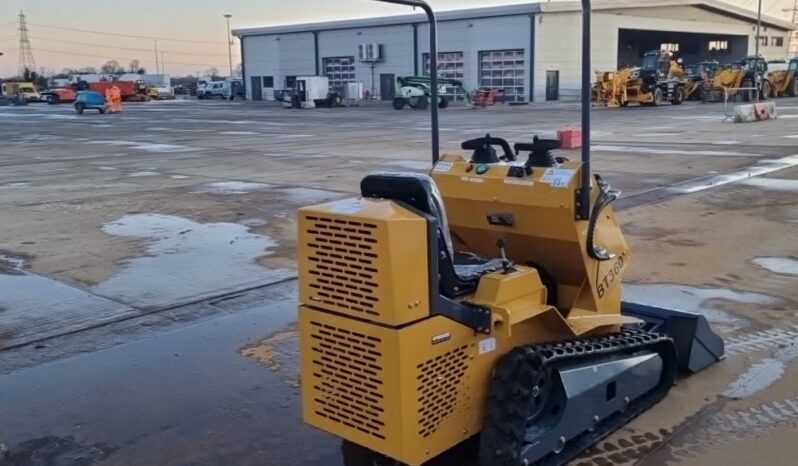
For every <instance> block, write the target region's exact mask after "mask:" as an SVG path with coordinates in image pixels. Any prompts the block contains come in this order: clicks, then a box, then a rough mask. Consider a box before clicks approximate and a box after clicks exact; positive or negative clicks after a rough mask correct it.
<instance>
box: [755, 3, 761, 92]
mask: <svg viewBox="0 0 798 466" xmlns="http://www.w3.org/2000/svg"><path fill="white" fill-rule="evenodd" d="M761 31H762V0H759V12H758V13H757V17H756V59H755V60H754V87H755V88H756V101H757V102H759V94H760V91H761V90H762V77H761V76H760V75H759V44H760V43H761V42H762V36H761V35H760V34H761Z"/></svg>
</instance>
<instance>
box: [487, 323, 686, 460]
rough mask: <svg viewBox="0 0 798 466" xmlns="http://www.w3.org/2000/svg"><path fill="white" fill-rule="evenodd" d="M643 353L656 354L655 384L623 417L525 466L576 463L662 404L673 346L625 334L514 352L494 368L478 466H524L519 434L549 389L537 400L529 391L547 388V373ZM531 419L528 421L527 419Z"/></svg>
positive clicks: (672, 370) (655, 337) (671, 374)
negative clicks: (657, 374) (658, 359)
mask: <svg viewBox="0 0 798 466" xmlns="http://www.w3.org/2000/svg"><path fill="white" fill-rule="evenodd" d="M643 350H653V351H656V352H657V353H658V354H660V356H661V357H662V359H663V363H664V367H663V374H662V377H661V379H660V384H659V385H658V386H657V387H656V388H655V389H654V390H652V391H650V392H649V393H648V394H646V395H644V396H643V397H641V398H639V399H638V400H635V401H634V402H633V403H632V404H630V405H629V407H628V408H627V409H626V410H624V411H623V412H619V413H617V414H615V415H614V416H612V417H609V418H607V419H605V420H603V421H601V422H600V423H598V424H596V425H595V426H594V428H593V430H592V431H587V432H585V433H584V434H582V435H581V436H579V437H577V438H575V439H572V440H571V441H570V442H568V444H566V446H565V448H564V449H563V451H562V452H560V453H559V454H554V453H550V454H549V455H547V456H545V457H544V458H543V459H542V460H540V461H538V462H536V463H527V464H528V465H529V466H532V464H534V466H559V465H562V464H565V463H567V462H569V461H570V460H572V459H574V458H576V457H577V456H578V455H579V454H580V453H581V452H582V451H584V450H585V449H587V448H588V447H590V446H591V445H593V444H594V443H596V442H598V441H599V440H601V439H602V438H604V437H606V436H607V435H609V434H611V433H612V432H614V431H615V430H617V429H618V428H620V427H622V426H623V425H625V424H626V423H628V422H629V421H631V420H632V419H634V418H635V417H637V416H638V415H639V414H641V413H642V412H644V411H646V410H647V409H649V408H650V407H651V406H653V405H654V404H656V403H657V402H659V401H660V400H662V399H663V398H664V397H665V396H666V395H667V394H668V392H669V391H670V388H671V386H672V385H673V380H674V378H675V376H676V349H675V347H674V344H673V341H672V340H671V339H670V338H668V337H666V336H664V335H661V334H657V333H650V332H645V331H642V330H638V329H627V330H623V331H622V332H620V333H614V334H609V335H603V336H600V337H595V338H588V339H583V340H573V341H567V342H561V343H551V344H543V345H529V346H523V347H519V348H516V349H514V350H513V351H511V352H510V353H508V354H507V355H505V356H504V358H503V359H502V360H501V362H500V363H499V364H498V366H497V367H496V370H495V371H494V375H493V381H492V382H491V388H490V395H489V397H488V401H487V406H486V414H485V420H484V423H483V427H482V436H481V441H480V443H481V445H480V465H481V466H526V465H525V464H524V462H523V459H522V458H521V451H522V449H523V448H524V447H525V446H526V442H525V439H524V437H525V434H526V431H527V427H528V426H529V424H530V421H529V419H530V418H533V419H534V416H536V413H535V411H536V410H537V409H539V406H541V405H542V406H544V407H545V406H547V405H546V403H545V398H544V399H543V401H540V400H538V401H537V402H535V399H536V398H543V397H545V396H546V395H548V390H546V388H550V385H551V383H546V384H544V388H543V389H542V390H539V391H538V393H537V395H536V394H535V390H534V388H533V387H535V386H536V384H538V383H539V381H540V380H541V379H548V380H549V382H550V375H551V373H552V372H553V371H554V370H555V369H556V368H557V366H560V365H562V364H567V363H572V362H580V361H585V362H587V361H590V360H597V361H600V360H601V359H605V358H606V357H608V356H611V355H615V354H631V353H635V352H639V351H643ZM530 415H531V416H530Z"/></svg>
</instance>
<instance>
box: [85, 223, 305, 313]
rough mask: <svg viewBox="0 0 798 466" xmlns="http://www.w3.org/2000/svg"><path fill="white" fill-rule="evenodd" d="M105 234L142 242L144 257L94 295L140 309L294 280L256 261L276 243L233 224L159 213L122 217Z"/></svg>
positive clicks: (125, 266) (124, 266)
mask: <svg viewBox="0 0 798 466" xmlns="http://www.w3.org/2000/svg"><path fill="white" fill-rule="evenodd" d="M103 231H104V232H105V233H107V234H109V235H113V236H119V237H125V238H134V239H141V240H145V241H146V244H147V246H146V255H145V256H144V257H137V258H134V259H130V260H128V261H126V262H125V263H124V264H122V268H121V270H120V271H119V272H117V273H116V274H115V275H113V276H111V277H110V278H109V279H107V280H106V281H104V282H102V283H100V284H99V285H96V286H94V287H93V288H92V291H93V292H95V293H97V294H100V295H103V296H109V297H114V299H118V300H120V301H123V302H126V303H129V304H132V305H136V306H141V307H152V306H167V305H169V306H171V305H175V304H178V303H184V302H187V301H196V300H199V299H202V298H206V297H209V296H217V295H220V294H225V293H230V292H233V291H236V290H242V289H248V288H253V287H256V286H263V285H267V284H269V283H274V282H278V281H281V280H284V279H286V278H290V277H293V276H295V272H294V271H293V270H290V269H274V270H272V269H267V268H265V267H261V266H259V265H257V264H256V263H255V259H257V258H259V257H261V256H267V255H270V254H272V252H273V251H274V249H275V248H277V247H278V244H277V242H276V241H275V240H273V239H272V238H270V237H268V236H264V235H257V234H254V233H250V232H249V228H248V227H247V226H245V225H239V224H236V223H198V222H194V221H192V220H188V219H185V218H181V217H175V216H170V215H160V214H133V215H126V216H124V217H122V218H120V219H119V220H117V221H115V222H111V223H108V224H106V225H105V226H104V227H103Z"/></svg>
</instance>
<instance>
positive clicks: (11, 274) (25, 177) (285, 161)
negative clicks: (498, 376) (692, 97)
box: [0, 99, 798, 466]
mask: <svg viewBox="0 0 798 466" xmlns="http://www.w3.org/2000/svg"><path fill="white" fill-rule="evenodd" d="M778 108H779V113H780V118H779V119H778V120H775V121H769V122H760V123H753V124H733V123H730V122H725V123H724V122H723V106H722V105H720V104H716V105H712V104H708V105H703V104H698V103H686V104H685V105H683V106H681V107H672V106H664V107H660V108H636V107H629V108H626V109H611V110H609V109H601V110H596V111H595V112H594V147H593V149H594V152H593V153H594V160H595V164H594V168H595V170H596V171H597V172H598V173H600V174H601V175H602V176H603V177H604V178H605V179H606V180H608V181H609V182H610V183H611V184H612V185H613V187H615V188H617V189H620V190H622V191H623V192H624V197H623V198H622V199H620V200H619V201H618V202H617V203H616V208H617V209H618V210H619V212H620V213H619V215H620V218H621V221H622V222H623V225H624V230H625V232H626V234H627V239H628V240H629V242H630V244H631V247H632V251H633V253H634V259H635V260H634V264H633V266H632V268H631V273H630V275H629V276H628V277H627V285H626V287H625V293H626V296H627V298H631V299H633V300H637V301H644V302H648V303H651V304H656V305H661V306H664V307H676V308H681V309H685V310H691V311H696V312H701V313H704V314H705V315H706V316H707V317H708V318H709V320H710V321H711V323H712V324H713V326H714V328H715V330H716V331H718V332H719V333H720V334H721V335H722V336H723V337H724V338H725V340H726V344H727V353H728V357H727V359H726V360H724V361H722V362H721V363H719V364H717V365H715V366H713V367H712V368H710V369H708V370H706V371H704V372H702V373H699V374H697V375H695V376H693V377H690V378H687V379H681V380H680V381H679V382H678V384H677V385H676V386H675V387H674V389H673V390H672V392H671V394H670V395H669V397H668V398H667V399H666V400H665V401H664V402H662V403H660V404H659V405H657V406H655V407H654V408H653V409H652V410H650V411H649V412H646V413H645V414H643V415H641V416H640V417H638V418H637V419H635V420H634V421H633V422H632V423H631V424H629V425H627V426H626V427H625V428H623V429H621V430H620V431H618V432H616V433H615V434H614V435H612V436H611V437H609V438H608V439H607V440H605V441H602V442H600V443H599V444H598V445H596V446H595V447H594V448H592V449H591V450H589V451H587V452H586V453H584V454H583V455H582V457H581V458H580V459H579V460H577V461H576V462H575V464H578V465H599V466H603V465H632V464H639V465H647V466H653V465H662V464H681V465H730V464H769V465H785V466H787V465H793V464H795V459H794V458H795V457H796V456H798V443H796V442H795V441H791V440H794V439H795V437H796V435H798V387H797V386H796V384H795V381H796V380H798V127H797V126H796V122H797V121H798V99H780V100H778ZM579 118H580V117H579V108H578V106H577V105H576V104H574V103H556V104H543V103H540V104H533V105H530V106H519V107H510V106H497V107H494V108H489V109H484V110H471V109H468V108H466V107H457V106H455V107H453V108H449V109H447V110H445V111H442V112H441V119H442V120H441V121H442V133H441V134H442V150H443V152H453V151H457V150H458V148H459V143H460V142H461V141H463V140H465V139H471V138H474V137H479V136H482V135H484V134H485V133H488V132H489V133H491V134H492V135H495V136H499V137H505V138H507V139H509V140H510V141H512V142H517V141H522V140H526V141H530V140H531V139H532V137H533V136H534V135H535V134H540V135H541V136H552V135H553V133H554V131H555V130H556V129H557V128H560V127H564V126H568V125H577V124H578V122H579ZM428 127H429V121H428V118H427V116H426V115H425V114H424V113H421V112H416V111H412V110H405V111H402V112H397V111H394V110H393V109H391V108H390V106H388V105H381V104H379V105H378V104H374V105H368V106H363V107H359V108H342V109H326V110H321V109H319V110H305V111H299V110H287V109H283V108H279V107H273V106H265V105H257V104H253V103H241V102H207V101H206V102H203V101H194V100H176V101H172V102H152V103H146V104H130V105H127V106H126V107H125V111H124V113H123V114H121V115H98V114H86V115H83V116H79V115H76V114H75V113H74V111H73V110H72V109H71V107H70V106H68V105H61V106H48V105H30V106H27V107H0V444H2V446H0V465H3V466H5V465H14V466H23V465H25V466H27V465H41V466H44V465H81V466H89V465H114V466H143V465H162V466H178V465H207V466H211V465H222V464H225V465H236V466H244V465H274V466H340V465H341V460H340V454H339V451H338V441H337V440H336V439H334V438H332V437H329V436H327V435H326V434H323V433H320V432H317V431H314V430H312V429H310V428H308V427H306V426H304V425H302V424H301V421H300V416H299V394H298V387H299V383H300V381H299V378H298V368H297V361H296V359H297V338H296V331H295V313H296V275H297V272H296V262H295V256H296V252H297V240H296V224H295V220H294V219H295V211H296V209H297V208H299V207H300V206H303V205H308V204H314V203H319V202H323V201H327V200H333V199H339V198H344V197H348V196H351V195H353V194H354V193H356V192H357V191H358V183H359V180H360V178H362V177H363V176H364V175H365V174H367V173H369V172H371V171H375V170H391V171H402V170H410V171H418V172H421V171H424V170H425V169H428V167H429V158H430V157H429V153H430V151H429V142H428V141H429V130H428ZM562 155H565V156H567V157H570V158H572V159H575V158H578V157H579V154H578V152H569V151H563V152H562ZM461 453H462V452H454V453H453V454H452V455H450V456H449V457H445V458H442V459H440V460H439V461H436V462H434V463H435V465H438V466H440V465H448V466H454V465H473V462H472V461H470V460H469V459H463V458H461V457H460V454H461Z"/></svg>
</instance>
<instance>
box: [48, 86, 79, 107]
mask: <svg viewBox="0 0 798 466" xmlns="http://www.w3.org/2000/svg"><path fill="white" fill-rule="evenodd" d="M41 95H42V100H46V101H47V103H49V104H50V105H56V104H68V103H72V102H74V101H75V99H76V98H77V92H75V91H74V89H72V88H71V87H55V88H52V89H47V90H46V91H44V92H42V93H41Z"/></svg>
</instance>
